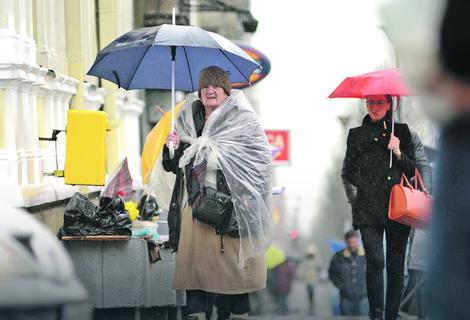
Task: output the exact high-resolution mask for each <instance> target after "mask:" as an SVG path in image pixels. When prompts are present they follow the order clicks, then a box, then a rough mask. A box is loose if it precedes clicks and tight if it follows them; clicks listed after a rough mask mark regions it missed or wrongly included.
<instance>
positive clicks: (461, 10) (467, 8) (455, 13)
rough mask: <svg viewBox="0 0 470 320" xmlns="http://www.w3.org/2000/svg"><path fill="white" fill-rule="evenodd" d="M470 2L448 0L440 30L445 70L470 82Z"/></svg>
mask: <svg viewBox="0 0 470 320" xmlns="http://www.w3.org/2000/svg"><path fill="white" fill-rule="evenodd" d="M469 12H470V1H466V0H447V7H446V10H445V14H444V19H443V21H442V25H441V30H440V39H439V40H440V41H439V54H440V60H441V63H442V66H443V68H444V69H445V70H446V71H447V72H449V73H450V74H452V75H454V76H456V77H457V78H459V79H461V80H463V81H466V82H470V60H469V57H470V24H469V20H468V14H469Z"/></svg>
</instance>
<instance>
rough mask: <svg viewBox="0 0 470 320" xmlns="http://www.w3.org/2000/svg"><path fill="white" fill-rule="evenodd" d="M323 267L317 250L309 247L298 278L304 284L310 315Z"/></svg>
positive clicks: (298, 272) (300, 266) (299, 269)
mask: <svg viewBox="0 0 470 320" xmlns="http://www.w3.org/2000/svg"><path fill="white" fill-rule="evenodd" d="M320 271H321V265H320V262H319V260H318V258H317V250H316V248H315V247H314V246H309V247H308V248H307V252H306V254H305V258H304V260H303V261H302V262H301V263H300V265H299V267H298V270H297V277H298V279H300V280H301V281H302V282H303V283H304V284H305V288H306V290H307V297H308V314H309V315H312V314H313V308H314V305H315V303H314V297H315V284H316V282H317V281H318V279H319V274H320Z"/></svg>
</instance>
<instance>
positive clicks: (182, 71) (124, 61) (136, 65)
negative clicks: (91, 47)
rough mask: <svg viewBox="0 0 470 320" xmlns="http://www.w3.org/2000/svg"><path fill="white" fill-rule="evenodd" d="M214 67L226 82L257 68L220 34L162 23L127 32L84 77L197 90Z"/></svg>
mask: <svg viewBox="0 0 470 320" xmlns="http://www.w3.org/2000/svg"><path fill="white" fill-rule="evenodd" d="M212 65H216V66H218V67H220V68H222V69H224V70H225V71H227V73H228V74H229V78H230V81H231V82H249V79H250V75H251V74H252V73H253V71H254V70H256V69H258V68H260V66H259V64H258V63H257V62H256V61H255V60H253V59H252V58H251V57H250V56H249V55H248V54H247V53H246V52H245V51H243V50H242V49H241V48H240V47H238V46H237V45H236V44H234V43H233V42H231V41H230V40H228V39H226V38H224V37H222V36H221V35H219V34H216V33H213V32H208V31H205V30H203V29H201V28H199V27H196V26H181V25H175V24H173V25H170V24H163V25H160V26H156V27H149V28H140V29H135V30H132V31H130V32H128V33H126V34H124V35H122V36H120V37H119V38H117V39H116V40H114V41H113V42H111V43H110V44H109V45H108V46H107V47H106V48H104V49H103V50H101V51H100V52H99V53H98V55H97V57H96V60H95V62H94V63H93V66H92V67H91V69H90V70H89V71H88V74H89V75H94V76H97V77H101V78H103V79H106V80H109V81H111V82H114V83H116V84H117V85H118V86H119V87H122V88H125V89H171V90H172V107H174V90H175V89H176V90H181V91H190V92H192V91H196V90H198V84H199V72H200V71H201V70H202V69H204V68H205V67H208V66H212ZM173 123H174V120H173V117H172V131H173Z"/></svg>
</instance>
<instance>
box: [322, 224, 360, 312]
mask: <svg viewBox="0 0 470 320" xmlns="http://www.w3.org/2000/svg"><path fill="white" fill-rule="evenodd" d="M344 239H345V240H346V243H347V247H346V248H344V249H343V250H340V251H338V252H336V253H335V255H334V256H333V258H332V259H331V262H330V266H329V268H328V276H329V278H330V280H331V281H332V282H333V284H334V285H335V287H337V288H338V289H339V294H340V310H341V315H345V316H361V315H368V314H369V305H368V302H367V288H366V257H365V254H364V248H363V247H362V246H361V243H360V240H359V234H358V233H357V232H356V231H353V230H351V231H348V232H347V233H346V234H345V236H344Z"/></svg>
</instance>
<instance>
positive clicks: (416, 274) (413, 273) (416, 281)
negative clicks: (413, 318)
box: [401, 269, 426, 319]
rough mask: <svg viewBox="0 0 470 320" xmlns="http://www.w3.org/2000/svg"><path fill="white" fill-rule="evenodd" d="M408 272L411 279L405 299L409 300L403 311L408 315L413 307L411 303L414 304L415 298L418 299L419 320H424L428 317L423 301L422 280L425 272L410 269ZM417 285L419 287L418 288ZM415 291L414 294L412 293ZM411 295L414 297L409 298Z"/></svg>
mask: <svg viewBox="0 0 470 320" xmlns="http://www.w3.org/2000/svg"><path fill="white" fill-rule="evenodd" d="M408 272H409V274H410V278H409V280H408V285H407V286H406V290H405V293H404V294H403V299H407V301H406V302H405V303H404V304H403V305H402V307H401V310H402V311H404V312H406V313H408V312H409V310H410V307H411V303H412V302H413V298H414V297H416V302H417V305H418V319H424V318H425V317H426V310H425V307H424V301H423V298H424V295H423V289H424V284H423V283H422V281H421V279H423V277H424V271H421V270H414V269H409V270H408ZM417 285H418V286H419V287H417V288H416V286H417ZM413 290H414V293H412V292H413ZM410 294H413V297H409V295H410Z"/></svg>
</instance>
